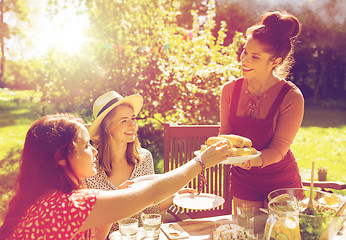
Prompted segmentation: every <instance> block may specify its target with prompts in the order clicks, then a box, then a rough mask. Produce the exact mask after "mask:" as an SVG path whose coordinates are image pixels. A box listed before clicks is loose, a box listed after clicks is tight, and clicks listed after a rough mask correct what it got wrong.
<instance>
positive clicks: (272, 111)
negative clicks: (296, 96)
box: [266, 82, 293, 119]
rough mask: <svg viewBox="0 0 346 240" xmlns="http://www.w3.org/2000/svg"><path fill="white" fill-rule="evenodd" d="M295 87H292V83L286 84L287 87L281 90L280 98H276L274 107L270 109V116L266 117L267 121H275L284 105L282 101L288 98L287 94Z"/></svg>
mask: <svg viewBox="0 0 346 240" xmlns="http://www.w3.org/2000/svg"><path fill="white" fill-rule="evenodd" d="M292 86H293V85H291V82H286V83H285V85H284V86H283V87H282V88H281V90H280V92H279V94H278V96H277V97H276V99H275V101H274V103H273V105H272V107H271V108H270V110H269V112H268V115H267V117H266V119H273V118H274V115H275V114H276V112H277V110H278V108H279V106H280V104H281V103H282V100H283V99H284V97H285V96H286V94H287V93H288V91H289V90H290V89H291V87H292Z"/></svg>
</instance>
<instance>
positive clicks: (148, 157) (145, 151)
mask: <svg viewBox="0 0 346 240" xmlns="http://www.w3.org/2000/svg"><path fill="white" fill-rule="evenodd" d="M139 155H140V156H141V157H142V160H143V161H148V160H152V159H153V155H152V154H151V152H150V151H149V150H148V149H146V148H141V149H140V150H139Z"/></svg>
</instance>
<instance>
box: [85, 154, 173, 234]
mask: <svg viewBox="0 0 346 240" xmlns="http://www.w3.org/2000/svg"><path fill="white" fill-rule="evenodd" d="M140 157H141V159H142V161H141V163H140V164H139V165H138V166H135V168H134V170H133V172H132V174H131V177H130V179H129V180H131V179H134V178H137V177H140V176H144V175H152V174H155V170H154V162H153V156H152V155H151V152H150V151H148V150H147V149H144V148H141V150H140ZM85 182H86V185H87V187H88V188H95V189H102V190H116V189H118V188H117V187H116V186H114V185H113V183H111V182H110V181H109V180H108V178H107V174H106V172H105V171H104V170H101V169H98V173H97V174H96V175H95V176H93V177H90V178H87V179H86V180H85ZM143 212H144V213H146V214H149V213H160V214H161V215H162V217H163V215H164V214H165V212H166V211H161V210H160V205H159V204H155V205H152V206H149V207H148V208H146V209H144V210H143ZM132 218H137V219H138V220H139V225H140V226H142V220H141V212H139V213H137V214H135V215H134V216H132ZM118 229H119V226H118V223H114V224H113V226H112V228H111V230H110V232H109V233H112V232H114V231H116V230H118Z"/></svg>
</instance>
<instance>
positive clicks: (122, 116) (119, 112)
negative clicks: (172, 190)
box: [86, 91, 172, 232]
mask: <svg viewBox="0 0 346 240" xmlns="http://www.w3.org/2000/svg"><path fill="white" fill-rule="evenodd" d="M142 106H143V98H142V96H140V95H138V94H135V95H131V96H127V97H125V98H123V97H122V96H121V95H119V94H118V93H117V92H115V91H110V92H107V93H105V94H103V95H102V96H100V97H99V98H97V99H96V101H95V103H94V106H93V114H94V117H95V120H94V121H93V123H92V124H91V126H90V128H89V133H90V137H91V139H92V141H93V143H94V145H95V147H96V148H97V150H98V152H99V155H98V173H97V174H96V175H95V176H93V177H91V178H88V179H87V180H86V183H87V186H88V187H89V188H96V189H102V190H116V189H119V188H124V187H126V186H127V185H128V184H129V182H126V181H127V180H131V179H134V178H137V177H140V176H144V175H152V174H155V172H154V164H153V158H152V155H151V153H150V152H149V151H148V150H146V149H143V148H141V146H140V143H139V140H138V136H137V124H136V121H135V118H136V116H137V114H138V113H139V111H140V110H141V108H142ZM124 182H125V183H124ZM123 183H124V184H123ZM171 203H172V198H170V199H167V200H166V201H164V202H161V203H160V204H156V205H153V206H150V207H148V208H146V209H145V210H144V211H143V212H144V213H146V214H148V213H160V214H162V215H164V214H165V212H166V211H165V209H166V208H168V207H169V206H170V205H171ZM140 216H141V213H137V214H136V215H134V216H133V217H135V218H137V219H138V220H139V222H140V223H141V217H140ZM117 229H118V224H117V223H114V225H113V226H112V229H111V231H110V232H113V231H115V230H117Z"/></svg>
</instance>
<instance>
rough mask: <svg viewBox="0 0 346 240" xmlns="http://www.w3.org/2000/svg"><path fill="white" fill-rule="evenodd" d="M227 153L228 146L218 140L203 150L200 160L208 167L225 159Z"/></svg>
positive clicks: (228, 151) (228, 150) (228, 152)
mask: <svg viewBox="0 0 346 240" xmlns="http://www.w3.org/2000/svg"><path fill="white" fill-rule="evenodd" d="M229 154H230V148H229V147H228V145H227V142H226V141H219V142H217V143H215V144H213V145H211V146H210V147H208V148H207V149H206V150H204V151H203V153H202V155H201V160H202V161H203V163H204V165H205V166H206V167H207V168H208V167H211V166H214V165H216V164H218V163H220V162H222V161H224V160H226V159H227V156H228V155H229Z"/></svg>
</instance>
